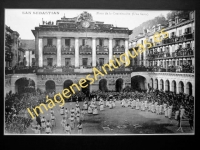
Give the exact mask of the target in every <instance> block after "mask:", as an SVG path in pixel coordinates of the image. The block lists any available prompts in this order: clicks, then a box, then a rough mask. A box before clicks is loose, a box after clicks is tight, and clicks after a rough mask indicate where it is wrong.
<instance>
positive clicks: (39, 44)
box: [38, 38, 43, 67]
mask: <svg viewBox="0 0 200 150" xmlns="http://www.w3.org/2000/svg"><path fill="white" fill-rule="evenodd" d="M38 50H39V52H38V57H39V67H43V43H42V38H39V43H38Z"/></svg>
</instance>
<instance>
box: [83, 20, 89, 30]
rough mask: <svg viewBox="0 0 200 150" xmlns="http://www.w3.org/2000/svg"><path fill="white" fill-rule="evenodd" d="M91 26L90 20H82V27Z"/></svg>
mask: <svg viewBox="0 0 200 150" xmlns="http://www.w3.org/2000/svg"><path fill="white" fill-rule="evenodd" d="M89 26H90V22H88V21H83V22H82V27H84V28H88V27H89Z"/></svg>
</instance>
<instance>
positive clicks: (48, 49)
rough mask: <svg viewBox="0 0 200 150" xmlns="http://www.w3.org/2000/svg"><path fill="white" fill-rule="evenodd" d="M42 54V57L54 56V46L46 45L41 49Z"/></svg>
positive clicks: (55, 51)
mask: <svg viewBox="0 0 200 150" xmlns="http://www.w3.org/2000/svg"><path fill="white" fill-rule="evenodd" d="M43 53H44V55H56V53H57V48H56V46H55V45H50V46H49V45H46V46H44V48H43Z"/></svg>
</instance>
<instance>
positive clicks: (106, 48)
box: [96, 45, 108, 51]
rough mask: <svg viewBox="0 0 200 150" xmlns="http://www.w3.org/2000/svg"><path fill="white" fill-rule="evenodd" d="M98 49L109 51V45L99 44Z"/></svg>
mask: <svg viewBox="0 0 200 150" xmlns="http://www.w3.org/2000/svg"><path fill="white" fill-rule="evenodd" d="M96 49H97V51H108V46H101V45H97V46H96Z"/></svg>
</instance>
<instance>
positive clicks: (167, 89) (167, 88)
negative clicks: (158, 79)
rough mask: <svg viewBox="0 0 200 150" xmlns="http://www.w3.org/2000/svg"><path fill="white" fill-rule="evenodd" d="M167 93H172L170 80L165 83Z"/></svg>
mask: <svg viewBox="0 0 200 150" xmlns="http://www.w3.org/2000/svg"><path fill="white" fill-rule="evenodd" d="M165 91H170V82H169V80H166V81H165Z"/></svg>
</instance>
